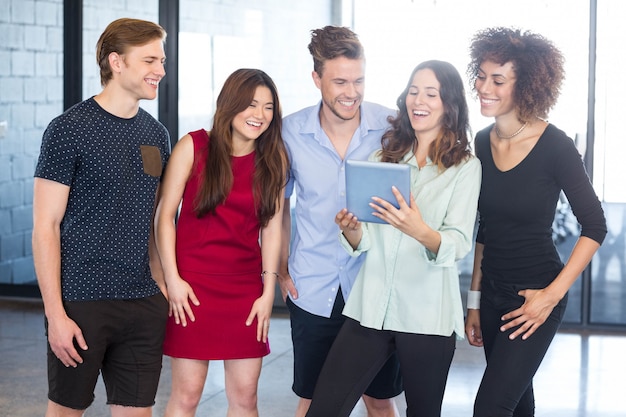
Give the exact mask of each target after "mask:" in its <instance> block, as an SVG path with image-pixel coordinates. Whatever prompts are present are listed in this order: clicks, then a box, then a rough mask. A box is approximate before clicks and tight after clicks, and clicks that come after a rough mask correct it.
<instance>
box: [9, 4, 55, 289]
mask: <svg viewBox="0 0 626 417" xmlns="http://www.w3.org/2000/svg"><path fill="white" fill-rule="evenodd" d="M62 16H63V3H62V0H0V121H7V122H8V130H7V132H6V136H5V137H3V138H0V283H2V284H27V283H34V282H35V273H34V267H33V259H32V249H31V244H30V236H31V231H32V227H33V220H32V201H33V195H32V188H33V179H32V177H33V170H34V166H35V163H36V160H37V155H38V153H39V146H40V144H41V135H42V134H43V130H44V129H45V127H46V126H47V124H48V123H49V122H50V119H51V118H52V117H54V116H55V115H57V114H59V113H60V112H61V111H62V110H63V74H62V65H61V66H59V65H58V63H59V62H61V63H62V62H63V26H62V24H63V21H62Z"/></svg>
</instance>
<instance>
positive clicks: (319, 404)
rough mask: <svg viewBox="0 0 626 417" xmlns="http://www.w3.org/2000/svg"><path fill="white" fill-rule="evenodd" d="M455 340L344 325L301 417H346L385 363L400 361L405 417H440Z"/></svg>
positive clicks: (452, 338) (358, 325) (452, 336)
mask: <svg viewBox="0 0 626 417" xmlns="http://www.w3.org/2000/svg"><path fill="white" fill-rule="evenodd" d="M455 347H456V338H455V336H454V335H451V336H448V337H442V336H432V335H419V334H412V333H401V332H393V331H388V330H374V329H369V328H367V327H363V326H361V325H360V324H359V323H358V322H357V321H355V320H352V319H347V320H346V322H345V323H344V325H343V327H342V328H341V330H340V332H339V335H338V336H337V339H336V340H335V343H334V344H333V347H332V348H331V350H330V353H329V354H328V357H327V358H326V362H325V363H324V367H323V368H322V372H321V374H320V377H319V379H318V381H317V385H316V386H315V392H314V393H313V402H312V403H311V407H310V408H309V412H308V413H307V414H306V415H307V417H329V416H333V417H347V416H349V415H350V413H351V411H352V409H353V408H354V406H355V405H356V403H357V401H358V400H359V398H360V397H361V394H363V391H364V390H365V388H366V387H367V386H368V384H369V383H370V381H371V380H372V379H373V378H374V376H375V375H376V373H377V372H378V370H379V369H380V368H381V367H382V366H383V364H384V363H385V362H386V361H387V359H388V358H389V357H390V356H391V355H392V354H393V353H394V352H396V353H397V355H398V359H399V361H400V370H401V373H402V382H403V385H404V392H405V397H406V403H407V412H406V415H407V416H408V417H418V416H419V417H436V416H439V415H440V414H441V403H442V401H443V393H444V390H445V386H446V381H447V379H448V371H449V369H450V364H451V363H452V357H453V356H454V350H455Z"/></svg>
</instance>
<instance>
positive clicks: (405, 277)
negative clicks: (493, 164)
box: [307, 61, 481, 417]
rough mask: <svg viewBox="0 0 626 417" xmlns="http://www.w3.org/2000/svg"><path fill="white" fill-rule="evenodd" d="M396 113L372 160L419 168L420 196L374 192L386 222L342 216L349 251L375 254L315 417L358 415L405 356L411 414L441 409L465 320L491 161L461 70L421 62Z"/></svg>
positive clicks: (415, 184)
mask: <svg viewBox="0 0 626 417" xmlns="http://www.w3.org/2000/svg"><path fill="white" fill-rule="evenodd" d="M397 105H398V108H399V111H398V115H397V117H396V118H394V119H392V120H390V123H391V129H390V130H389V131H387V132H386V133H385V135H383V139H382V150H380V151H378V152H376V153H374V154H373V155H372V157H371V158H370V159H371V160H376V161H382V162H392V163H399V164H407V165H409V166H410V167H411V196H410V197H409V198H408V199H404V198H403V197H402V195H401V194H400V193H399V192H398V191H397V190H393V191H394V195H395V196H396V198H397V200H398V204H399V207H400V208H399V209H396V208H395V207H394V206H393V205H392V204H390V203H389V202H387V201H384V200H382V199H380V198H377V197H373V198H372V204H371V206H372V211H373V212H374V214H375V216H377V217H379V218H380V219H382V220H384V222H385V223H384V224H378V223H361V222H359V221H358V219H357V218H356V217H355V216H354V215H353V214H351V213H349V212H347V210H345V209H344V210H342V211H341V212H339V213H338V214H337V217H336V219H335V220H336V222H337V224H338V225H339V227H340V229H341V234H340V239H341V240H342V242H343V244H344V247H345V248H346V250H347V251H348V252H350V253H351V254H353V255H354V256H358V255H359V254H360V253H362V252H367V256H366V259H365V263H364V264H363V266H362V268H361V270H360V272H359V275H358V276H357V279H356V282H355V284H354V287H353V288H352V292H351V293H350V297H349V298H348V300H347V302H346V306H345V308H344V311H343V313H344V315H346V316H348V320H347V321H346V323H345V324H344V326H343V328H342V329H341V331H340V333H339V335H338V337H337V339H336V341H335V343H334V345H333V347H332V349H331V352H330V354H329V355H328V357H327V359H326V363H325V365H324V368H323V369H322V372H321V374H320V377H319V380H318V382H317V386H316V389H315V393H314V395H313V401H312V405H311V408H310V410H309V412H308V413H307V416H309V417H311V416H319V417H327V416H349V415H350V412H351V411H352V409H353V407H354V405H355V404H356V402H357V401H358V399H359V397H360V396H361V394H362V392H363V390H365V388H366V387H367V386H368V384H369V382H370V381H371V379H372V378H373V377H374V376H375V375H376V373H377V372H378V370H379V369H380V368H381V367H382V366H383V364H384V363H385V361H386V360H387V358H389V357H390V356H391V355H392V354H393V353H394V352H396V353H397V354H398V358H399V360H400V368H401V371H402V379H403V384H404V390H405V396H406V402H407V414H406V415H407V416H428V417H433V416H439V415H440V414H441V403H442V400H443V394H444V390H445V385H446V381H447V377H448V371H449V369H450V364H451V362H452V357H453V355H454V350H455V345H456V340H457V339H462V338H463V337H464V336H463V335H464V321H463V320H464V318H463V309H462V304H461V294H460V289H459V273H458V270H457V265H456V263H457V261H458V260H459V259H461V258H463V257H464V256H465V255H467V253H468V252H469V251H470V249H471V247H472V241H473V230H474V224H475V219H476V207H477V201H478V193H479V189H480V179H481V167H480V163H479V161H478V159H476V158H475V157H474V156H473V155H472V154H471V150H470V146H469V141H468V131H469V122H468V110H467V103H466V101H465V92H464V88H463V81H462V80H461V77H460V75H459V73H458V71H457V70H456V69H455V68H454V67H453V66H452V65H451V64H449V63H447V62H443V61H426V62H423V63H421V64H420V65H418V66H417V67H416V68H415V69H414V70H413V73H412V74H411V77H410V78H409V82H408V84H407V86H406V88H405V89H404V91H403V92H402V94H401V95H400V97H398V100H397Z"/></svg>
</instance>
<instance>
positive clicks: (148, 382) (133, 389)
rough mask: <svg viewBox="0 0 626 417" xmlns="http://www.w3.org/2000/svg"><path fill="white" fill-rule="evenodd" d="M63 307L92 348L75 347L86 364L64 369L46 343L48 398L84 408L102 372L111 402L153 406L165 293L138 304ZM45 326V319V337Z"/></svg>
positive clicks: (106, 302)
mask: <svg viewBox="0 0 626 417" xmlns="http://www.w3.org/2000/svg"><path fill="white" fill-rule="evenodd" d="M64 306H65V311H66V312H67V315H68V316H69V317H70V318H71V319H72V320H74V321H75V322H76V324H78V326H79V327H80V329H81V331H82V332H83V337H84V338H85V341H86V342H87V347H88V349H87V350H82V349H80V348H79V347H78V346H76V350H77V351H78V353H79V355H80V356H81V357H82V358H83V363H82V364H78V366H77V367H76V368H73V367H66V366H65V365H63V363H62V362H61V361H60V360H59V359H58V358H57V357H56V356H55V354H54V353H53V352H52V350H51V349H50V344H48V398H49V399H50V400H51V401H53V402H55V403H57V404H59V405H62V406H64V407H68V408H73V409H76V410H84V409H86V408H87V407H89V405H91V403H92V402H93V400H94V389H95V387H96V383H97V381H98V375H99V373H100V372H102V379H103V381H104V385H105V387H106V391H107V404H115V405H122V406H129V407H151V406H153V405H154V398H155V396H156V390H157V386H158V384H159V377H160V376H161V365H162V357H163V356H162V352H163V338H164V336H165V323H166V320H167V311H168V304H167V300H166V299H165V297H164V296H163V294H161V293H159V294H156V295H154V296H152V297H147V298H140V299H134V300H102V301H71V302H64ZM47 327H48V323H47V321H46V333H47Z"/></svg>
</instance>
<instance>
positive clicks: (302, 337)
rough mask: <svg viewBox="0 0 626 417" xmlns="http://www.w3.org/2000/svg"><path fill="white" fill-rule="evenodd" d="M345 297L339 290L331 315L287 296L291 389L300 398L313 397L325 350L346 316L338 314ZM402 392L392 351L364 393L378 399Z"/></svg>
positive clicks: (325, 353) (395, 358)
mask: <svg viewBox="0 0 626 417" xmlns="http://www.w3.org/2000/svg"><path fill="white" fill-rule="evenodd" d="M343 306H344V300H343V296H342V294H341V290H339V291H338V294H337V298H336V299H335V304H334V305H333V311H332V313H331V316H330V318H326V317H322V316H317V315H315V314H311V313H309V312H307V311H305V310H303V309H301V308H300V307H298V306H296V305H295V304H294V303H293V302H292V301H291V300H290V299H289V298H287V307H288V308H289V316H290V320H291V340H292V341H293V362H294V364H293V365H294V369H293V386H292V389H293V392H295V393H296V395H298V396H299V397H301V398H308V399H311V398H313V390H314V389H315V384H316V382H317V378H318V377H319V374H320V371H321V370H322V366H323V365H324V361H325V360H326V356H327V355H328V351H329V350H330V347H331V346H332V344H333V342H334V341H335V338H336V337H337V333H339V329H341V326H342V325H343V323H344V321H345V320H346V317H345V316H344V315H343V314H341V312H342V311H343ZM401 393H402V377H401V374H400V363H399V362H398V357H397V356H396V354H395V353H394V354H393V356H392V357H391V358H389V360H388V361H387V362H386V363H385V365H384V366H383V368H382V369H381V370H380V372H379V373H378V374H377V375H376V378H374V380H373V381H372V383H371V384H370V385H369V387H368V388H367V390H365V394H366V395H368V396H370V397H373V398H378V399H385V398H393V397H396V396H397V395H400V394H401Z"/></svg>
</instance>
